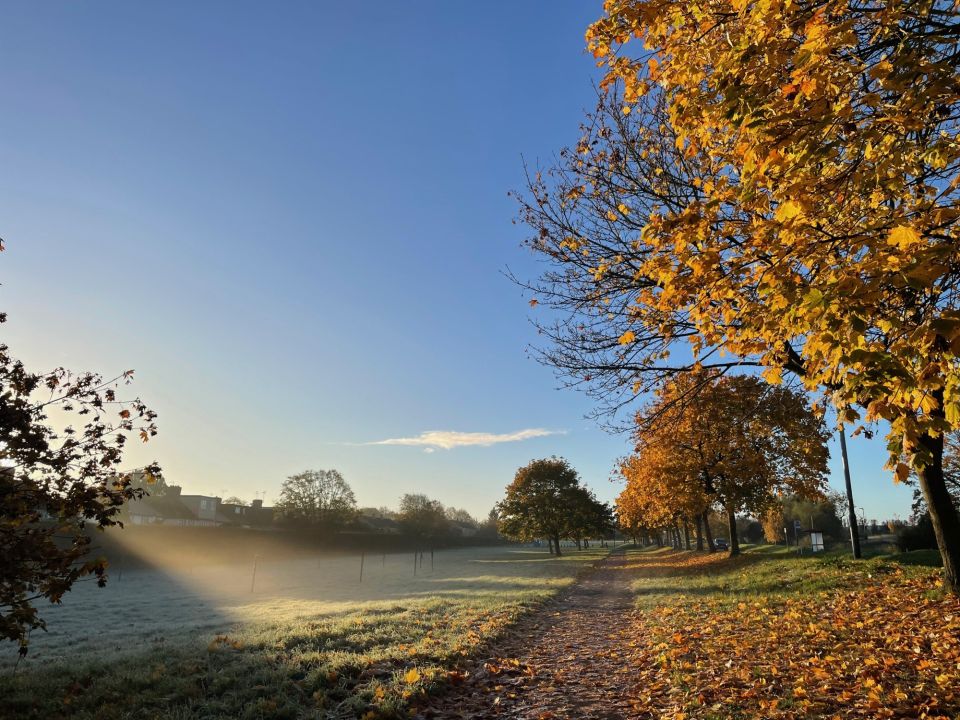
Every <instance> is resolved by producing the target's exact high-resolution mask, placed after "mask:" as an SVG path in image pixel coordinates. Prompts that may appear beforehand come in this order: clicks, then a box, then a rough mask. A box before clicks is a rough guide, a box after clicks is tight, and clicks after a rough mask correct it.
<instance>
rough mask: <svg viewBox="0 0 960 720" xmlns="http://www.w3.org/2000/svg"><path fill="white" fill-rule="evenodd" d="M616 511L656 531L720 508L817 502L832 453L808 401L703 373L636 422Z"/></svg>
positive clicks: (668, 392) (675, 386) (670, 391)
mask: <svg viewBox="0 0 960 720" xmlns="http://www.w3.org/2000/svg"><path fill="white" fill-rule="evenodd" d="M637 423H638V424H637V430H636V433H635V438H636V442H637V445H636V452H635V453H634V455H632V456H630V457H628V458H627V459H625V460H624V461H623V462H622V463H621V465H620V474H621V475H622V476H623V478H624V479H625V480H626V487H625V488H624V490H623V492H622V493H621V495H620V496H619V498H618V499H617V513H618V516H619V517H620V520H621V523H622V524H624V525H625V526H627V527H634V528H636V527H642V528H646V529H648V530H655V529H660V528H664V527H669V526H672V525H673V524H675V523H677V522H685V521H692V520H694V519H695V518H697V517H699V516H701V515H702V514H703V513H704V512H706V511H708V510H710V509H712V508H719V509H721V510H723V511H725V512H726V513H728V514H733V513H738V512H743V511H749V512H752V513H755V514H758V515H759V514H761V513H762V512H763V510H764V509H766V508H767V507H768V506H769V505H770V504H772V503H773V502H774V500H775V499H776V497H777V494H778V493H781V492H790V493H791V494H797V495H802V496H807V497H814V496H818V495H819V494H821V493H822V491H823V488H824V478H825V473H826V468H827V458H828V452H827V449H826V446H825V441H826V438H827V434H826V432H825V429H824V427H823V424H822V423H821V422H820V420H818V419H817V417H816V416H815V415H814V414H813V413H812V412H811V410H810V408H809V406H808V405H807V402H806V400H805V399H804V398H803V396H801V395H799V394H797V393H795V392H793V391H791V390H789V389H787V388H783V387H773V386H769V385H767V384H766V383H764V382H763V381H761V380H759V379H758V378H755V377H750V376H734V377H722V376H720V375H718V374H716V373H709V372H701V373H696V374H692V375H689V376H681V377H679V378H677V379H676V380H674V381H672V382H669V383H666V384H665V385H664V386H662V387H661V388H660V390H659V393H658V396H657V399H656V400H655V401H654V402H653V403H651V404H650V406H648V407H647V408H646V409H645V410H644V411H642V412H641V413H639V414H638V416H637Z"/></svg>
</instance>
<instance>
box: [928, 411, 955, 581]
mask: <svg viewBox="0 0 960 720" xmlns="http://www.w3.org/2000/svg"><path fill="white" fill-rule="evenodd" d="M941 398H942V393H941ZM919 442H920V444H921V445H922V446H923V447H924V448H925V449H926V450H927V451H928V452H929V453H930V455H931V456H932V459H931V461H930V463H929V464H928V465H927V466H926V467H925V468H923V470H921V471H920V473H919V475H920V489H921V490H922V491H923V499H924V500H926V502H927V511H928V512H929V513H930V522H931V524H932V525H933V533H934V535H936V538H937V547H938V548H940V557H941V559H942V560H943V575H944V582H945V583H946V585H947V587H948V588H949V589H950V590H952V591H953V593H954V594H957V595H960V519H958V517H957V508H956V507H954V504H953V499H952V498H951V497H950V493H949V491H948V490H947V486H946V483H945V482H944V479H943V436H942V435H940V436H936V437H934V436H933V435H921V436H920V438H919Z"/></svg>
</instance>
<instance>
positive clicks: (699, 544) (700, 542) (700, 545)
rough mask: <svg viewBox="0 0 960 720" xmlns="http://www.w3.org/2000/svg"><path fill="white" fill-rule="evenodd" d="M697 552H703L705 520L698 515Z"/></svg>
mask: <svg viewBox="0 0 960 720" xmlns="http://www.w3.org/2000/svg"><path fill="white" fill-rule="evenodd" d="M697 550H703V518H702V517H701V516H700V515H697Z"/></svg>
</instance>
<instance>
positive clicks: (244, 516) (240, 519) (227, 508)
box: [217, 503, 251, 526]
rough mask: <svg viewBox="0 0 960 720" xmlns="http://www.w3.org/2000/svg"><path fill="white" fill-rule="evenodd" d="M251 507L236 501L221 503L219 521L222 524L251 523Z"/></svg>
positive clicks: (218, 509) (218, 512) (218, 510)
mask: <svg viewBox="0 0 960 720" xmlns="http://www.w3.org/2000/svg"><path fill="white" fill-rule="evenodd" d="M250 510H251V508H249V507H247V506H246V505H237V504H235V503H220V505H219V507H217V522H218V523H220V524H221V525H241V526H243V525H250V516H251V513H250Z"/></svg>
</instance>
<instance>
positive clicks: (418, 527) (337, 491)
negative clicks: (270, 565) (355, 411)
mask: <svg viewBox="0 0 960 720" xmlns="http://www.w3.org/2000/svg"><path fill="white" fill-rule="evenodd" d="M276 512H277V513H278V515H279V520H280V522H284V523H287V524H290V525H295V526H300V527H309V528H314V529H318V530H321V531H326V532H337V531H339V530H343V529H345V528H348V527H350V526H352V525H354V524H355V523H356V521H357V520H358V519H359V518H360V516H361V515H362V514H369V515H371V516H373V517H380V518H387V519H390V520H394V521H396V522H397V524H398V525H399V526H400V530H401V532H403V533H404V534H405V535H409V536H410V537H416V538H420V539H423V540H436V539H440V538H442V537H444V536H446V535H448V534H449V533H450V532H451V524H452V523H459V524H461V525H466V526H469V527H471V528H473V529H474V530H476V531H477V532H478V533H479V534H482V535H484V536H492V537H495V536H496V517H495V516H491V517H488V518H487V519H486V521H485V522H483V523H480V522H478V521H477V520H476V519H475V518H474V517H473V516H472V515H470V513H469V512H467V511H466V510H462V509H458V508H454V507H449V508H447V507H444V506H443V504H442V503H440V502H439V501H437V500H431V499H430V498H429V497H427V496H426V495H423V494H421V493H407V494H405V495H403V496H402V497H401V498H400V507H399V510H397V511H392V510H390V509H389V508H363V509H361V508H358V507H357V500H356V496H355V495H354V493H353V489H352V488H351V487H350V485H349V483H347V481H346V480H345V479H344V478H343V475H341V474H340V472H339V471H337V470H307V471H304V472H301V473H297V474H296V475H291V476H290V477H288V478H287V479H286V480H284V481H283V485H282V486H281V489H280V500H279V501H278V502H277V505H276Z"/></svg>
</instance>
